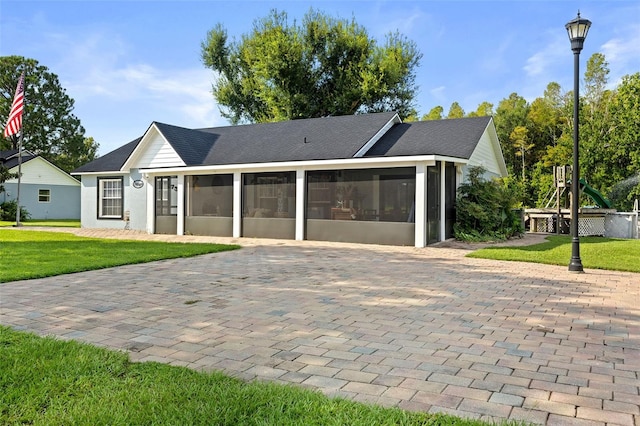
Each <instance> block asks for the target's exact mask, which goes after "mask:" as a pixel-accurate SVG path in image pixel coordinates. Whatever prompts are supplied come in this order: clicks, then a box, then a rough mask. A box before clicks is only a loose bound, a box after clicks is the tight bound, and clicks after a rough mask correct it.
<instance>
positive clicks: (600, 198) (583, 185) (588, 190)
mask: <svg viewBox="0 0 640 426" xmlns="http://www.w3.org/2000/svg"><path fill="white" fill-rule="evenodd" d="M580 189H581V190H582V191H583V192H584V193H585V194H587V195H588V196H589V197H591V199H592V200H593V201H595V203H596V204H597V205H598V207H600V208H601V209H610V208H611V201H609V200H607V199H606V198H605V197H604V195H602V194H601V193H600V192H599V191H598V190H596V189H594V188H592V187H590V186H589V184H588V183H587V181H586V180H584V179H580Z"/></svg>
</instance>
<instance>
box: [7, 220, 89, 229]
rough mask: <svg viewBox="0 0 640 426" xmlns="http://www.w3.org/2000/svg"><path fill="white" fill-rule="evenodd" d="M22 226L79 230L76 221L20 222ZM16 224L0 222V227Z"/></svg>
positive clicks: (78, 222)
mask: <svg viewBox="0 0 640 426" xmlns="http://www.w3.org/2000/svg"><path fill="white" fill-rule="evenodd" d="M20 223H21V224H22V225H24V226H55V227H57V228H80V221H79V220H77V219H37V220H31V219H29V220H24V221H20ZM15 224H16V222H15V221H12V222H9V221H6V220H0V227H3V226H13V225H15Z"/></svg>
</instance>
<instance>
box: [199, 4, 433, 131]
mask: <svg viewBox="0 0 640 426" xmlns="http://www.w3.org/2000/svg"><path fill="white" fill-rule="evenodd" d="M201 55H202V61H203V63H204V65H205V66H206V67H208V68H210V69H212V70H213V71H215V72H216V73H217V74H218V78H217V80H216V82H215V83H214V85H213V95H214V97H215V98H216V101H217V102H218V104H219V105H221V106H222V111H221V113H222V115H223V116H225V117H226V118H228V119H229V120H231V122H233V123H239V122H269V121H281V120H289V119H297V118H311V117H324V116H329V115H347V114H354V113H359V112H380V111H398V112H399V113H400V115H401V116H402V117H408V116H411V115H415V114H416V112H415V108H414V105H413V104H414V96H415V93H416V90H417V86H416V83H415V77H416V68H417V66H418V64H419V62H420V59H421V57H422V55H421V54H420V53H419V51H418V49H417V46H416V44H415V43H414V42H413V41H410V40H408V39H407V38H406V37H404V36H402V35H401V34H399V33H397V32H396V33H390V34H388V35H387V36H386V39H385V41H384V43H378V42H377V41H376V40H375V39H373V38H371V37H370V36H369V34H368V33H367V31H366V29H365V28H364V27H362V26H361V25H359V24H357V23H356V22H355V20H353V19H351V20H346V19H336V18H333V17H330V16H328V15H325V14H324V13H322V12H319V11H315V10H313V9H311V10H310V11H309V12H308V13H307V14H306V15H305V17H304V19H303V21H302V23H301V24H298V23H296V22H294V23H292V24H291V23H289V21H288V19H287V14H286V13H285V12H278V11H277V10H273V11H271V13H270V14H269V15H268V16H267V17H265V18H263V19H259V20H256V21H255V22H254V25H253V29H252V31H251V32H250V33H249V34H245V35H243V36H242V38H241V40H240V41H235V40H232V41H230V40H229V37H228V35H227V31H226V29H225V28H224V27H223V26H222V25H221V24H218V25H216V26H215V27H214V28H213V29H212V30H211V31H209V33H208V34H207V37H206V40H205V41H204V42H203V43H202V45H201Z"/></svg>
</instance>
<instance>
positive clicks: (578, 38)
mask: <svg viewBox="0 0 640 426" xmlns="http://www.w3.org/2000/svg"><path fill="white" fill-rule="evenodd" d="M590 26H591V21H589V20H588V19H582V18H580V11H578V17H577V18H576V19H574V20H572V21H569V22H568V23H567V25H565V28H566V29H567V33H568V34H569V40H571V50H573V170H572V174H571V198H572V203H571V261H570V262H569V271H570V272H582V271H583V268H582V260H580V236H579V235H578V208H579V206H580V161H579V159H578V151H579V145H578V126H579V121H580V120H579V117H578V111H579V105H580V96H579V90H580V86H579V81H580V76H579V69H580V51H581V50H582V45H583V44H584V39H585V38H586V37H587V32H588V31H589V27H590Z"/></svg>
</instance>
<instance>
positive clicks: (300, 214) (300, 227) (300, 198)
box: [295, 169, 307, 241]
mask: <svg viewBox="0 0 640 426" xmlns="http://www.w3.org/2000/svg"><path fill="white" fill-rule="evenodd" d="M306 194H307V185H306V182H305V172H304V170H303V169H298V170H296V236H295V238H296V240H298V241H302V240H304V225H305V217H304V200H306V198H307V197H306Z"/></svg>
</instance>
